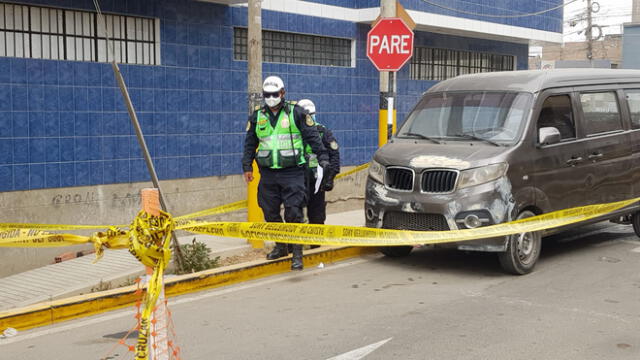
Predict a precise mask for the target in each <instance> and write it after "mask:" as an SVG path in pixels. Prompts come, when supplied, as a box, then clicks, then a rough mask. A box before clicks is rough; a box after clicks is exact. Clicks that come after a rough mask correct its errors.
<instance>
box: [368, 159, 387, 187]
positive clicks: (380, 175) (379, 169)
mask: <svg viewBox="0 0 640 360" xmlns="http://www.w3.org/2000/svg"><path fill="white" fill-rule="evenodd" d="M369 176H371V178H372V179H373V180H375V181H377V182H379V183H383V182H384V166H382V165H380V163H379V162H377V161H375V160H371V164H369Z"/></svg>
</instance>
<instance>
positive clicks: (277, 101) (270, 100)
mask: <svg viewBox="0 0 640 360" xmlns="http://www.w3.org/2000/svg"><path fill="white" fill-rule="evenodd" d="M281 100H282V99H281V98H280V97H276V98H274V97H268V98H266V99H264V102H265V103H266V104H267V106H269V107H276V106H278V104H280V101H281Z"/></svg>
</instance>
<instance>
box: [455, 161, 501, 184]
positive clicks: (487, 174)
mask: <svg viewBox="0 0 640 360" xmlns="http://www.w3.org/2000/svg"><path fill="white" fill-rule="evenodd" d="M508 168H509V165H508V164H507V163H499V164H493V165H487V166H483V167H479V168H475V169H469V170H463V171H460V180H459V181H458V189H463V188H466V187H469V186H475V185H480V184H484V183H488V182H491V181H493V180H496V179H499V178H501V177H502V176H504V175H505V174H506V173H507V169H508Z"/></svg>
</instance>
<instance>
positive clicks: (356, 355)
mask: <svg viewBox="0 0 640 360" xmlns="http://www.w3.org/2000/svg"><path fill="white" fill-rule="evenodd" d="M391 339H393V338H388V339H386V340H382V341H378V342H377V343H375V344H371V345H367V346H364V347H361V348H359V349H355V350H352V351H349V352H348V353H344V354H342V355H338V356H334V357H332V358H330V359H327V360H360V359H362V358H364V357H365V356H367V355H369V354H371V353H372V352H374V351H376V350H377V349H378V348H379V347H380V346H382V345H384V344H386V343H387V342H388V341H389V340H391Z"/></svg>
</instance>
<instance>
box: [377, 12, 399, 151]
mask: <svg viewBox="0 0 640 360" xmlns="http://www.w3.org/2000/svg"><path fill="white" fill-rule="evenodd" d="M395 16H396V0H380V17H381V18H387V17H395ZM392 74H393V73H392V72H389V71H380V107H379V112H378V146H380V147H382V146H383V145H384V144H386V143H387V140H388V139H389V137H390V135H391V134H390V133H391V130H392V129H393V118H394V116H393V115H394V109H393V102H394V101H393V97H394V92H395V84H394V82H393V78H392V77H393V75H392ZM389 119H391V124H392V126H389Z"/></svg>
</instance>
